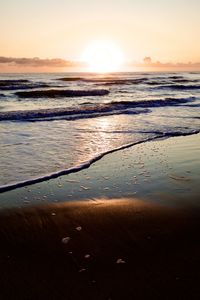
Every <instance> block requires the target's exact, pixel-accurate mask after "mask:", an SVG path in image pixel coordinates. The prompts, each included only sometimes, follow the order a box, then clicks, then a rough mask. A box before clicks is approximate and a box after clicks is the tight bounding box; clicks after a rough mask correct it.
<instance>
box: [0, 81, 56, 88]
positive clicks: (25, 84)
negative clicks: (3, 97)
mask: <svg viewBox="0 0 200 300" xmlns="http://www.w3.org/2000/svg"><path fill="white" fill-rule="evenodd" d="M47 87H50V85H48V84H46V83H43V82H31V81H30V80H26V79H19V80H0V90H1V91H12V90H26V89H35V88H47Z"/></svg>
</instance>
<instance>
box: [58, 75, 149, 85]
mask: <svg viewBox="0 0 200 300" xmlns="http://www.w3.org/2000/svg"><path fill="white" fill-rule="evenodd" d="M58 80H60V81H67V82H69V81H83V82H88V83H96V84H101V85H102V84H103V85H122V84H140V83H143V82H145V81H147V80H148V78H147V77H143V78H134V79H127V78H126V79H121V78H116V77H103V78H84V77H64V78H59V79H58Z"/></svg>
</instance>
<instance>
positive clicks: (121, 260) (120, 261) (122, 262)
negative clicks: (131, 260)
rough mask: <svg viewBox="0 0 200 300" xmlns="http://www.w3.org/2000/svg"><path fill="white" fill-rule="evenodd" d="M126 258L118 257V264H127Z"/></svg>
mask: <svg viewBox="0 0 200 300" xmlns="http://www.w3.org/2000/svg"><path fill="white" fill-rule="evenodd" d="M125 263H126V262H125V260H123V259H121V258H118V259H117V261H116V264H125Z"/></svg>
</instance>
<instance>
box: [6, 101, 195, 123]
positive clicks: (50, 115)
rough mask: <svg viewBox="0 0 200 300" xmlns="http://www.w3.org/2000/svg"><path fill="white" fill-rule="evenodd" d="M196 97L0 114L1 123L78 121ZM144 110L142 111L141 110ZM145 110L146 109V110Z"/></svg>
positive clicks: (166, 104)
mask: <svg viewBox="0 0 200 300" xmlns="http://www.w3.org/2000/svg"><path fill="white" fill-rule="evenodd" d="M195 99H196V98H195V97H187V98H165V99H156V100H142V101H116V102H109V103H101V104H95V105H90V106H88V105H86V106H81V107H80V108H71V109H70V108H50V109H40V110H24V111H7V112H0V121H50V120H58V119H65V120H69V121H70V120H77V119H83V118H95V117H101V116H108V115H119V114H139V113H148V112H150V110H149V108H152V107H162V106H177V105H180V104H184V103H187V102H191V101H194V100H195ZM141 108H142V109H141ZM144 108H145V109H144Z"/></svg>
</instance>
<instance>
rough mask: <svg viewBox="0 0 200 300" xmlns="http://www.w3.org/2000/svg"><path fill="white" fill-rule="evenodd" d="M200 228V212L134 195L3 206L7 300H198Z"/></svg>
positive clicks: (0, 266)
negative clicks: (153, 201)
mask: <svg viewBox="0 0 200 300" xmlns="http://www.w3.org/2000/svg"><path fill="white" fill-rule="evenodd" d="M79 227H81V228H79ZM80 229H81V230H80ZM199 232H200V211H199V210H189V209H187V210H185V211H184V210H180V209H179V210H177V209H175V208H174V209H172V208H164V207H158V206H155V205H152V204H146V203H144V202H142V201H141V200H140V201H137V200H133V199H131V201H129V200H121V201H120V200H119V199H118V200H117V201H115V200H96V201H92V200H91V201H86V202H81V203H80V202H73V203H69V202H68V203H62V204H55V205H48V206H37V207H28V208H24V209H12V210H11V209H10V210H2V211H1V213H0V247H1V251H0V299H2V300H4V299H12V300H13V299H19V300H23V299H26V300H27V299H34V300H42V299H48V300H50V299H56V300H59V299H65V300H66V299H95V300H96V299H106V300H108V299H112V300H114V299H199V298H200V240H199ZM64 237H70V240H69V241H68V243H66V244H64V243H63V242H62V238H64ZM85 255H89V256H86V257H85ZM118 259H121V260H122V261H124V262H125V263H123V262H122V261H121V262H122V263H117V260H118Z"/></svg>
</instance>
